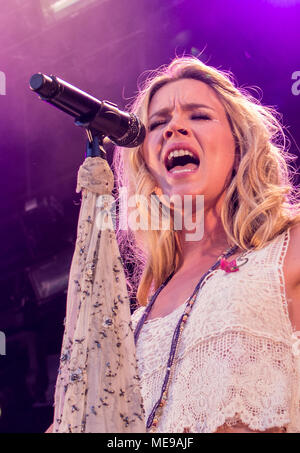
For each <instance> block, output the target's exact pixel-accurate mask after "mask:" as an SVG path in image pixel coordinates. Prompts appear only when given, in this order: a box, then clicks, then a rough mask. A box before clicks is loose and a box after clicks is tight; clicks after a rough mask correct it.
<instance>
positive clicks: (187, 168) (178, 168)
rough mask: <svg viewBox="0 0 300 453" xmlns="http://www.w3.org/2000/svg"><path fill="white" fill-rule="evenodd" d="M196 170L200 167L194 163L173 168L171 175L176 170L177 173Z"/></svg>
mask: <svg viewBox="0 0 300 453" xmlns="http://www.w3.org/2000/svg"><path fill="white" fill-rule="evenodd" d="M196 168H198V165H196V164H193V163H189V164H186V165H176V167H173V168H171V170H170V173H172V172H173V171H175V170H176V171H178V170H195V169H196Z"/></svg>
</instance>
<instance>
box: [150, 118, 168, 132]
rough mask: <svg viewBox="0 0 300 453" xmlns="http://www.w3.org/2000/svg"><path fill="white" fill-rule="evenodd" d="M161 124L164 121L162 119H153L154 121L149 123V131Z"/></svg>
mask: <svg viewBox="0 0 300 453" xmlns="http://www.w3.org/2000/svg"><path fill="white" fill-rule="evenodd" d="M161 124H165V121H163V120H160V121H155V122H154V123H152V124H150V125H149V131H153V129H155V128H156V127H158V126H160V125H161Z"/></svg>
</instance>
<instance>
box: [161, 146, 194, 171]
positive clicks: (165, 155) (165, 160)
mask: <svg viewBox="0 0 300 453" xmlns="http://www.w3.org/2000/svg"><path fill="white" fill-rule="evenodd" d="M175 150H178V151H179V150H186V151H190V152H191V153H192V154H193V156H194V158H195V160H196V162H197V164H196V163H188V164H186V165H184V166H181V168H187V166H190V165H193V167H194V168H195V169H196V168H198V167H199V165H200V157H199V155H198V153H197V151H196V150H195V149H194V148H193V147H192V146H191V145H190V144H189V143H186V142H177V143H173V144H172V145H170V146H169V147H168V148H167V150H166V152H165V154H164V157H163V162H164V165H165V168H166V169H167V171H168V172H169V173H170V172H171V171H172V168H171V169H169V168H168V157H169V155H170V153H171V152H172V151H175ZM178 167H179V166H178V165H177V166H176V167H175V168H178ZM173 169H174V168H173Z"/></svg>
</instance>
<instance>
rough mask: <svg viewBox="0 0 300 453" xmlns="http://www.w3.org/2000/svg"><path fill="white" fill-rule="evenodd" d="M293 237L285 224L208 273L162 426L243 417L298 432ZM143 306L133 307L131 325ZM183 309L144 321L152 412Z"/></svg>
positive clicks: (193, 426)
mask: <svg viewBox="0 0 300 453" xmlns="http://www.w3.org/2000/svg"><path fill="white" fill-rule="evenodd" d="M289 237H290V236H289V230H287V231H286V232H284V233H282V234H281V235H279V236H277V237H276V238H275V239H274V240H272V241H271V242H270V243H268V244H267V245H266V246H265V247H264V248H263V249H261V250H256V251H248V252H247V253H246V254H245V255H244V257H246V258H247V259H248V261H247V263H246V264H244V265H242V266H241V267H240V268H239V271H238V272H233V273H225V271H223V270H221V269H217V270H215V271H213V275H212V276H211V277H210V278H209V279H208V280H207V281H206V283H205V285H204V286H203V288H202V289H201V291H200V293H198V296H197V298H196V301H195V304H194V307H193V310H192V312H191V315H190V317H189V319H188V322H187V323H186V326H185V328H184V331H183V335H182V337H181V341H180V344H179V349H178V352H177V356H176V360H175V370H174V374H173V376H172V381H171V383H170V387H169V392H168V401H167V404H166V405H165V406H164V409H163V413H162V416H161V417H160V420H159V424H158V427H157V432H164V433H167V432H170V433H175V432H179V433H180V432H181V433H182V432H184V430H185V431H188V432H194V433H197V432H198V433H212V432H215V431H216V430H217V429H218V427H220V426H223V425H224V424H228V425H234V424H235V423H237V422H241V423H243V424H245V425H247V426H248V427H249V428H250V429H252V430H259V431H265V430H267V429H270V428H273V427H284V429H285V430H286V431H287V432H300V365H299V360H300V359H299V355H300V347H299V344H300V340H299V339H298V338H297V333H295V332H293V328H292V325H291V322H290V319H289V315H288V309H287V299H286V294H285V282H284V275H283V261H284V257H285V254H286V251H287V247H288V243H289ZM241 262H242V260H241ZM238 264H239V261H238ZM199 278H200V276H199ZM192 290H193V288H191V293H192ZM144 309H145V308H144V307H140V308H139V309H137V310H136V311H135V312H134V314H133V315H132V323H133V328H135V326H136V324H137V322H138V320H139V319H140V316H141V315H142V313H143V311H144ZM183 310H184V306H183V305H181V306H179V307H178V308H177V309H176V310H174V311H173V312H172V313H170V314H169V315H167V316H165V317H163V318H156V319H152V320H149V321H148V322H146V323H145V324H144V326H143V327H142V330H141V333H140V336H139V339H138V342H137V346H136V356H137V363H138V369H139V375H140V378H141V391H142V397H143V402H144V407H145V412H146V416H148V415H149V413H150V412H151V410H152V408H153V406H154V404H155V402H156V401H157V400H158V398H159V396H160V392H161V387H162V383H163V379H164V376H165V372H166V365H167V360H168V357H169V352H170V346H171V341H172V336H173V332H174V329H175V326H176V324H177V322H178V320H179V317H180V315H181V314H182V313H183Z"/></svg>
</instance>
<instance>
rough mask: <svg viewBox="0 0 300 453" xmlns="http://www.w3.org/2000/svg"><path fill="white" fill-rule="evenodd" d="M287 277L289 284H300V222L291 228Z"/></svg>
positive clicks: (287, 255) (286, 269) (286, 260)
mask: <svg viewBox="0 0 300 453" xmlns="http://www.w3.org/2000/svg"><path fill="white" fill-rule="evenodd" d="M285 278H286V283H288V284H289V286H297V285H299V284H300V223H297V224H296V225H294V226H293V227H292V228H291V229H290V243H289V247H288V250H287V253H286V258H285Z"/></svg>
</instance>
